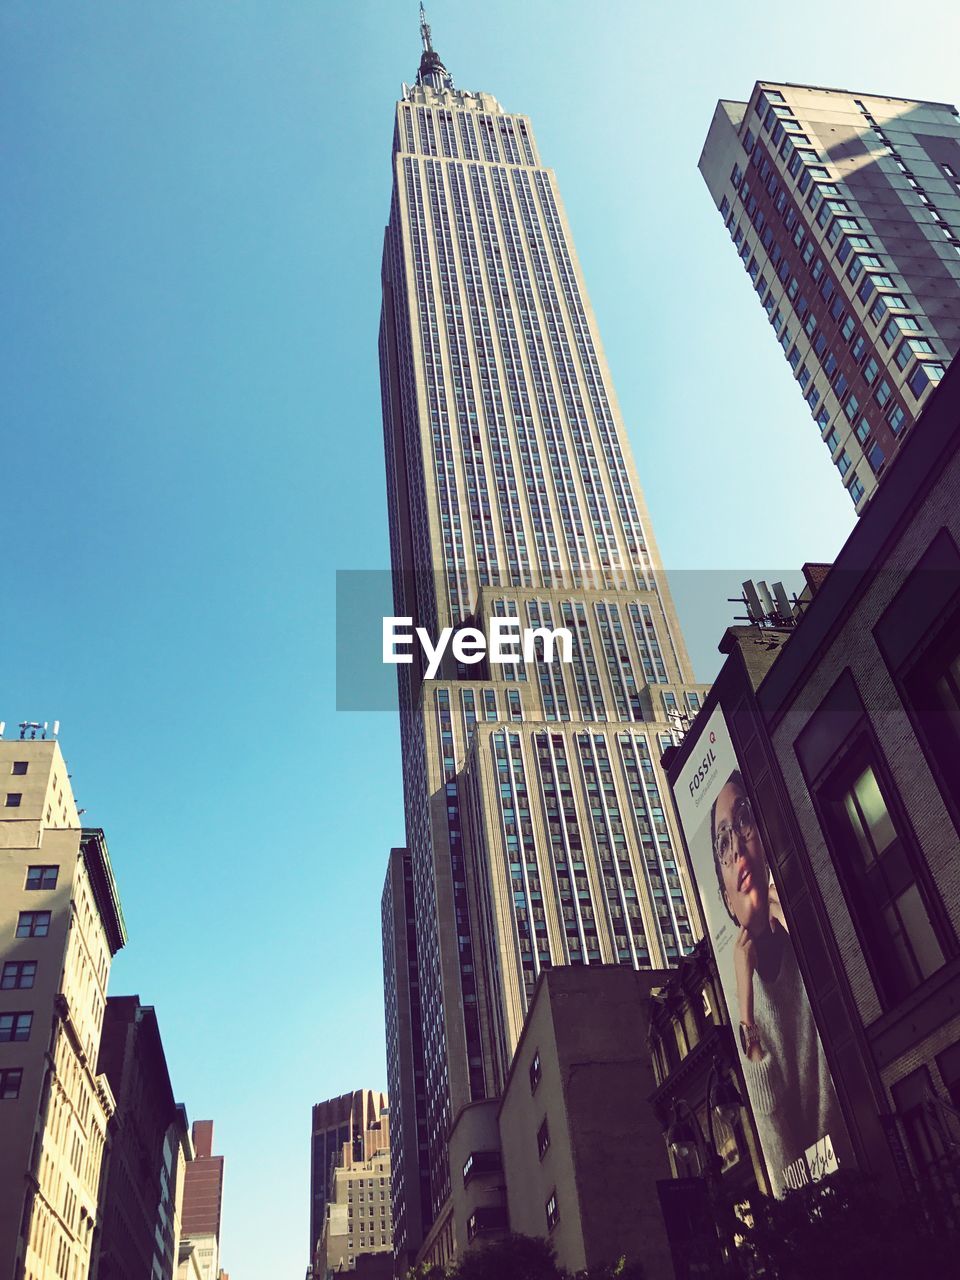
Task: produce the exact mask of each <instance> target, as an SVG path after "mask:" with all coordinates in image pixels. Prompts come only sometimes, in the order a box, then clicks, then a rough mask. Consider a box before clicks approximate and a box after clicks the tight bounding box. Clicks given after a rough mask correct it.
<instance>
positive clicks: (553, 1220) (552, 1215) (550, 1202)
mask: <svg viewBox="0 0 960 1280" xmlns="http://www.w3.org/2000/svg"><path fill="white" fill-rule="evenodd" d="M545 1208H546V1213H547V1230H548V1231H552V1230H553V1228H554V1227H555V1226H556V1225H557V1223H558V1222H559V1221H560V1210H559V1208H558V1207H557V1193H556V1191H551V1192H550V1195H549V1197H548V1199H547V1203H546V1205H545Z"/></svg>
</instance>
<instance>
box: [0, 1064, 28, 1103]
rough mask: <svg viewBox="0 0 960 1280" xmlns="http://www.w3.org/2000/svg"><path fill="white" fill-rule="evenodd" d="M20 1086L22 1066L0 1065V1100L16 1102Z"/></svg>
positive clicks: (21, 1083) (21, 1085) (21, 1084)
mask: <svg viewBox="0 0 960 1280" xmlns="http://www.w3.org/2000/svg"><path fill="white" fill-rule="evenodd" d="M22 1088H23V1067H0V1102H16V1100H17V1099H18V1098H19V1097H20V1090H21V1089H22ZM13 1089H15V1090H16V1092H11V1090H13Z"/></svg>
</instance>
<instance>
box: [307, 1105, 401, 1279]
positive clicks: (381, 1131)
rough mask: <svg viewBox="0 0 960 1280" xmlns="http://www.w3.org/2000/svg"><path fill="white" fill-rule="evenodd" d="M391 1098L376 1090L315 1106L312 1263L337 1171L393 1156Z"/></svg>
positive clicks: (311, 1166) (313, 1127)
mask: <svg viewBox="0 0 960 1280" xmlns="http://www.w3.org/2000/svg"><path fill="white" fill-rule="evenodd" d="M388 1115H389V1111H388V1107H387V1096H386V1094H384V1093H379V1092H377V1091H376V1090H373V1089H357V1090H356V1091H355V1092H353V1093H344V1094H341V1095H340V1097H338V1098H328V1099H327V1100H326V1101H325V1102H318V1103H316V1104H315V1105H314V1107H313V1111H312V1113H311V1117H310V1263H311V1265H312V1264H313V1263H314V1261H315V1258H316V1253H317V1246H318V1244H319V1241H320V1237H321V1235H322V1234H323V1229H324V1224H325V1222H326V1220H327V1203H328V1201H329V1198H330V1190H331V1187H332V1185H333V1176H334V1171H335V1170H336V1169H337V1168H338V1167H339V1166H341V1165H342V1162H343V1160H344V1152H345V1151H346V1150H348V1149H349V1152H350V1158H351V1159H353V1158H354V1157H356V1158H357V1159H358V1160H370V1159H373V1158H374V1156H378V1155H379V1154H380V1153H381V1152H385V1153H387V1154H389V1151H390V1130H389V1127H388V1124H387V1116H388Z"/></svg>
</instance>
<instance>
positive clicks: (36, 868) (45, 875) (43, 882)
mask: <svg viewBox="0 0 960 1280" xmlns="http://www.w3.org/2000/svg"><path fill="white" fill-rule="evenodd" d="M51 871H52V872H53V878H52V882H51V877H50V872H51ZM34 872H39V873H40V875H39V877H38V879H39V883H38V884H31V883H30V877H31V875H32V874H33V873H34ZM59 878H60V864H59V863H55V864H54V863H49V862H48V863H34V864H33V865H31V866H29V867H27V879H26V882H25V883H24V886H23V887H24V891H25V892H28V893H41V892H45V891H46V892H49V891H50V890H51V889H55V888H56V887H57V881H58V880H59Z"/></svg>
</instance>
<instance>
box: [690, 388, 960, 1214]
mask: <svg viewBox="0 0 960 1280" xmlns="http://www.w3.org/2000/svg"><path fill="white" fill-rule="evenodd" d="M958 442H960V369H958V368H953V369H951V370H950V371H949V372H948V373H947V376H946V378H945V379H944V381H943V383H942V385H941V386H940V388H939V390H938V391H937V392H936V394H935V395H933V396H932V397H930V399H929V400H928V402H927V404H926V406H925V409H924V418H923V424H922V430H921V429H918V430H917V431H916V432H915V433H913V434H911V436H910V437H908V439H907V440H906V441H905V442H904V443H903V445H902V447H901V449H900V452H899V454H898V456H897V459H896V462H895V465H894V466H893V467H891V469H890V472H889V474H888V475H887V476H886V478H885V481H884V484H883V485H882V486H881V487H880V488H879V490H878V491H877V494H876V496H875V497H874V499H873V500H872V501H871V503H870V505H869V507H868V508H867V510H866V511H865V512H864V514H863V516H862V518H861V520H860V522H859V524H858V526H857V528H856V529H855V530H854V532H853V534H852V535H851V537H850V538H849V540H848V542H847V543H846V545H845V546H844V547H843V549H842V550H841V552H840V554H839V556H838V557H837V560H836V562H835V563H834V565H833V566H832V568H831V569H830V570H829V572H827V573H826V574H825V575H824V574H823V573H822V572H820V573H818V574H817V576H816V579H814V578H813V576H812V575H811V584H812V585H815V587H816V589H815V590H814V591H813V592H812V598H811V599H810V600H809V602H808V604H807V605H806V608H805V609H804V611H803V614H802V616H801V617H800V619H799V622H798V623H797V625H796V626H795V627H793V628H790V629H787V630H777V629H769V628H765V627H739V628H734V629H732V630H731V631H729V632H728V633H727V635H726V637H725V640H724V644H723V646H722V648H723V651H724V652H725V653H727V655H728V656H727V660H726V662H725V663H724V667H723V669H722V671H721V673H720V675H719V676H718V678H717V681H716V683H715V685H714V688H713V691H712V692H711V694H710V696H709V697H708V698H707V700H706V703H705V706H704V709H703V711H702V713H701V715H700V716H699V717H698V718H697V720H696V721H695V722H694V724H693V726H692V728H691V730H690V732H689V733H688V735H687V736H686V738H685V739H684V741H683V743H682V745H681V746H680V747H679V748H678V749H677V751H676V752H674V753H673V755H672V758H670V759H669V760H668V762H667V763H668V771H669V775H670V779H671V783H672V785H673V788H674V794H675V797H676V800H677V804H678V809H679V812H680V815H681V819H682V821H683V827H684V833H685V838H686V841H687V844H688V847H689V848H690V853H691V858H692V861H693V866H694V871H695V872H696V877H697V880H698V883H699V888H700V894H701V898H702V899H703V901H704V904H705V913H706V915H707V917H708V919H707V924H708V928H707V934H708V936H709V937H710V938H711V941H712V942H713V944H714V949H715V953H716V956H717V966H718V970H719V971H720V976H721V980H723V979H724V972H725V970H726V971H727V973H728V974H729V970H730V966H731V965H732V964H733V963H734V959H733V957H734V949H735V947H736V945H737V943H738V942H739V943H741V944H743V940H744V938H745V937H746V938H747V939H749V941H750V943H751V944H752V946H753V948H754V953H755V954H756V955H758V956H759V955H762V956H763V957H765V958H764V959H763V960H762V962H761V963H760V964H759V965H758V967H756V968H755V969H753V970H752V972H751V981H750V984H749V987H748V990H749V991H751V992H752V1007H750V1008H746V1009H745V1008H744V1007H743V1005H742V1004H741V1005H740V1007H739V1008H738V1007H737V1001H736V998H735V999H734V1000H733V1001H732V1002H731V1003H732V1010H731V1019H732V1020H737V1019H738V1020H739V1022H740V1024H741V1025H740V1037H739V1038H740V1053H741V1065H742V1067H743V1069H744V1072H745V1075H746V1079H747V1084H748V1088H749V1086H750V1081H751V1078H752V1079H753V1080H754V1082H755V1085H757V1086H763V1088H760V1089H759V1094H760V1095H762V1096H761V1101H762V1100H763V1098H765V1099H766V1100H767V1102H769V1101H771V1099H772V1100H774V1101H775V1099H776V1094H777V1089H778V1088H781V1089H782V1088H783V1086H784V1085H786V1086H787V1088H788V1092H787V1093H785V1094H783V1098H784V1100H785V1101H786V1106H785V1107H783V1108H781V1111H780V1113H779V1116H780V1119H779V1120H778V1119H777V1115H778V1113H777V1112H776V1110H775V1109H774V1108H772V1107H770V1106H761V1107H760V1108H759V1109H758V1108H755V1110H756V1111H758V1114H757V1123H758V1131H759V1136H760V1141H761V1146H762V1147H763V1150H764V1155H765V1157H766V1162H767V1166H768V1170H769V1172H770V1176H771V1181H772V1183H773V1185H774V1189H775V1190H780V1189H781V1188H782V1187H783V1186H790V1185H799V1184H800V1183H802V1182H804V1181H806V1180H808V1179H811V1178H815V1177H816V1176H818V1175H819V1174H820V1173H822V1172H826V1171H829V1169H831V1168H834V1167H836V1166H837V1165H838V1164H839V1165H840V1166H841V1167H842V1166H843V1165H844V1164H856V1165H857V1166H859V1167H860V1168H861V1169H862V1170H864V1171H865V1172H867V1173H869V1174H871V1175H873V1176H874V1177H876V1178H877V1179H878V1180H879V1182H880V1184H881V1189H882V1190H883V1191H884V1192H885V1193H886V1195H887V1196H888V1197H891V1198H902V1197H904V1196H906V1197H912V1198H913V1201H914V1203H915V1204H916V1206H917V1212H918V1214H920V1215H927V1216H929V1217H930V1218H931V1219H933V1220H934V1221H935V1222H936V1223H938V1224H939V1225H952V1226H957V1225H958V1224H957V1210H956V1204H957V1190H958V1187H960V1163H958V1159H957V1152H958V1150H960V1125H958V1119H960V1114H958V1113H960V836H958V832H960V769H958V763H957V762H958V760H960V517H958V512H960V503H958V497H960V451H958ZM711 911H712V912H713V913H714V917H713V921H712V922H711V919H710V915H711ZM724 913H726V916H725V914H724ZM741 949H742V945H741ZM771 957H773V958H774V959H775V960H776V962H777V964H776V966H775V967H776V968H777V972H774V973H771V971H770V966H769V961H770V958H771ZM787 997H789V998H787ZM734 1010H736V1012H734ZM791 1036H792V1037H793V1040H794V1043H795V1045H796V1046H797V1047H798V1052H795V1053H793V1054H791V1055H786V1054H785V1053H784V1047H785V1046H786V1045H787V1042H788V1040H789V1039H790V1037H791ZM817 1041H819V1045H820V1048H819V1049H817V1043H816V1042H817ZM797 1063H806V1064H807V1068H806V1069H805V1070H801V1071H799V1072H797V1071H795V1070H794V1074H793V1076H791V1074H790V1072H791V1070H793V1066H792V1065H791V1064H797ZM774 1068H777V1076H778V1081H777V1082H775V1083H771V1081H773V1078H774ZM764 1082H766V1084H764ZM784 1117H786V1118H787V1120H788V1121H789V1125H790V1127H791V1129H792V1133H791V1134H789V1135H788V1134H787V1133H786V1130H785V1125H784ZM788 1139H789V1141H788ZM788 1148H789V1150H788ZM785 1154H786V1156H787V1157H789V1158H787V1159H786V1162H785V1163H784V1157H785Z"/></svg>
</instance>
